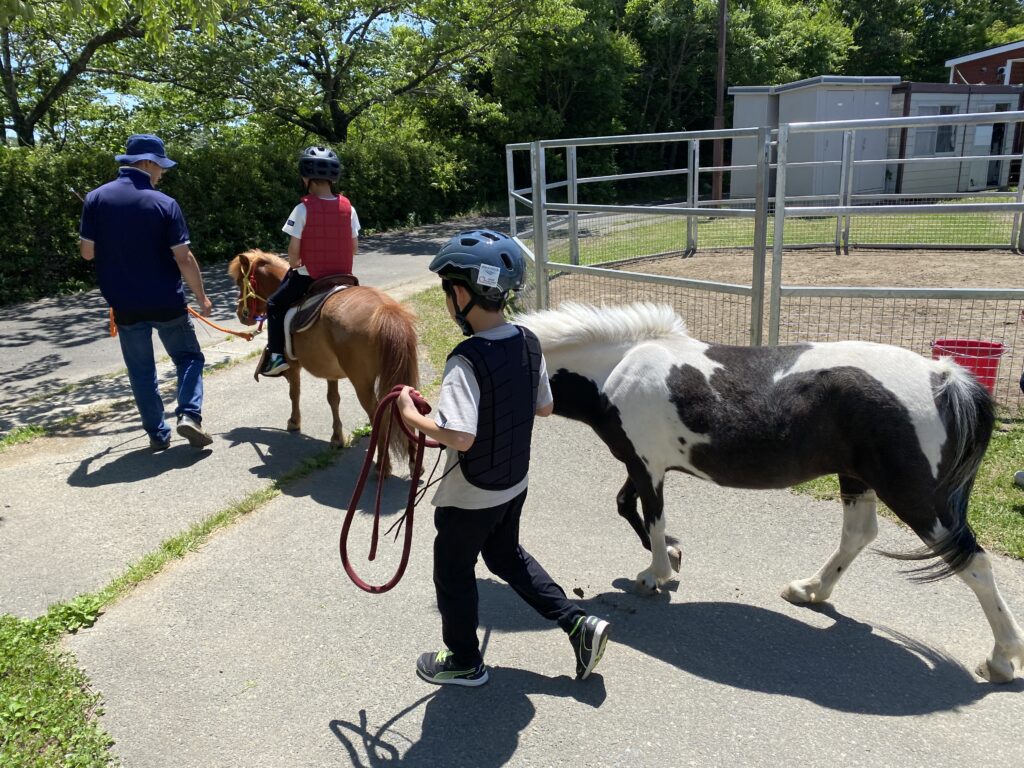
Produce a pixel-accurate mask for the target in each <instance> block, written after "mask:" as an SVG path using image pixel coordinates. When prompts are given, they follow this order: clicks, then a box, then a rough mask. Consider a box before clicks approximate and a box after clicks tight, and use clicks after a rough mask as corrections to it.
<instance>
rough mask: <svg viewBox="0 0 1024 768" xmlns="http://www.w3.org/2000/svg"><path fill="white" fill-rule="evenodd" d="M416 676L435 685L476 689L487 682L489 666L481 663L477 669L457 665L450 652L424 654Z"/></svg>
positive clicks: (418, 662)
mask: <svg viewBox="0 0 1024 768" xmlns="http://www.w3.org/2000/svg"><path fill="white" fill-rule="evenodd" d="M416 674H417V675H419V676H420V677H422V678H423V679H424V680H426V681H427V682H428V683H433V684H434V685H465V686H471V687H476V686H478V685H483V684H484V683H486V682H487V677H488V675H487V665H485V664H484V663H483V662H480V664H478V665H477V666H475V667H464V666H460V665H458V664H456V663H455V659H454V657H453V656H452V652H451V651H449V650H443V651H438V652H437V653H424V654H423V655H422V656H420V657H419V659H417V660H416Z"/></svg>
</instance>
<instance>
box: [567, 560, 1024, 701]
mask: <svg viewBox="0 0 1024 768" xmlns="http://www.w3.org/2000/svg"><path fill="white" fill-rule="evenodd" d="M621 582H622V584H621V585H620V584H619V583H616V585H615V586H624V585H625V584H627V583H628V582H626V580H625V579H623V580H621ZM584 605H587V606H588V610H590V611H592V612H594V613H597V614H599V615H603V616H605V617H606V618H609V619H610V620H611V621H612V623H613V625H614V629H613V633H612V638H611V639H612V643H617V644H622V645H627V646H629V647H631V648H633V649H635V650H638V651H640V652H641V653H644V654H646V655H648V656H651V657H653V658H656V659H660V660H662V661H664V662H665V663H667V664H671V665H673V666H675V667H677V668H678V669H681V670H682V671H684V672H687V673H689V674H692V675H697V676H698V677H702V678H704V679H706V680H711V681H713V682H716V683H720V684H722V685H730V686H734V687H736V688H742V689H746V690H752V691H760V692H763V693H770V694H781V695H784V696H793V697H796V698H802V699H806V700H808V701H811V702H814V703H815V704H818V705H820V706H823V707H828V708H829V709H835V710H839V711H843V712H858V713H865V714H873V715H883V716H891V717H892V716H895V717H904V716H908V715H920V714H927V713H931V712H942V711H948V710H954V709H957V708H958V707H962V706H965V705H967V704H971V703H973V702H975V701H977V700H979V699H981V698H982V697H984V696H986V695H987V694H989V693H992V692H995V691H997V690H998V691H1002V690H1024V681H1022V680H1017V681H1015V682H1014V683H1012V684H1011V685H1009V686H999V687H998V688H996V687H993V686H990V685H989V684H987V683H980V682H978V681H977V680H976V679H975V678H974V676H973V675H972V674H971V673H970V672H969V671H968V670H967V669H965V668H964V667H963V666H962V665H961V664H960V663H958V662H957V661H956V660H955V659H953V658H951V657H950V656H948V655H947V654H945V653H943V652H942V651H939V650H937V649H935V648H932V647H930V646H928V645H926V644H924V643H922V642H920V641H918V640H915V639H913V638H911V637H908V636H906V635H904V634H902V633H899V632H896V631H894V630H892V629H889V628H887V627H881V626H872V625H869V624H866V623H863V622H860V621H857V620H855V619H851V618H849V617H848V616H844V615H843V614H841V613H839V612H838V611H836V609H835V608H834V607H833V606H831V605H829V604H824V605H819V606H814V607H808V608H807V610H809V611H814V612H815V613H819V614H821V615H824V616H827V617H828V618H830V619H831V620H832V622H833V623H832V624H831V626H828V627H826V628H819V627H816V626H812V625H810V624H805V623H804V622H802V621H799V620H796V619H793V618H790V617H789V616H786V615H784V614H781V613H776V612H775V611H770V610H766V609H763V608H758V607H755V606H751V605H745V604H743V603H724V602H705V603H697V602H694V603H685V602H678V603H668V602H666V601H665V600H664V599H662V600H657V601H656V602H652V601H651V600H650V599H648V598H643V597H640V596H637V595H631V594H625V593H622V592H610V593H605V594H601V595H597V596H596V597H594V598H591V599H590V600H587V601H585V602H584ZM980 629H981V627H979V630H980ZM981 634H982V636H979V639H978V642H979V644H983V643H985V642H987V638H985V637H984V636H983V635H984V633H981ZM986 650H987V649H986ZM612 652H614V646H611V645H610V646H609V653H612ZM980 653H981V650H980V649H979V660H980Z"/></svg>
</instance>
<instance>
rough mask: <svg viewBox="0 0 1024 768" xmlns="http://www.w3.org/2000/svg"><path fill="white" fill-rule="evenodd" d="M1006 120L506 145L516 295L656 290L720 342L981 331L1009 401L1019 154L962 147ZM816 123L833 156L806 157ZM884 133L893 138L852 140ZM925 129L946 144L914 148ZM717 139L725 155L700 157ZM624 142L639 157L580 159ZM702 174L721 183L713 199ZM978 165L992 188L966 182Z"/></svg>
mask: <svg viewBox="0 0 1024 768" xmlns="http://www.w3.org/2000/svg"><path fill="white" fill-rule="evenodd" d="M1022 122H1024V112H1003V113H984V114H967V115H941V116H935V117H916V118H885V119H872V120H850V121H841V122H818V123H793V124H787V125H783V126H781V127H780V128H779V129H778V130H770V129H768V128H764V127H762V128H743V129H731V130H721V131H688V132H680V133H669V134H646V135H637V136H616V137H592V138H581V139H570V140H550V141H538V142H533V143H529V144H515V145H509V146H508V147H507V148H506V157H507V170H508V199H509V217H510V224H511V230H512V234H513V235H514V236H517V237H520V242H522V243H523V244H524V246H525V247H526V248H527V250H528V251H529V252H530V253H531V255H532V256H533V258H534V261H535V264H536V269H535V270H534V274H533V276H532V277H533V280H531V284H530V286H528V289H527V290H526V291H524V292H523V295H522V296H521V298H522V300H523V301H524V303H525V305H526V306H528V307H547V306H557V305H558V304H560V303H561V302H563V301H582V302H586V303H594V304H601V303H611V304H621V303H628V302H633V301H655V302H665V303H670V304H672V305H673V306H674V307H675V308H676V309H677V310H678V311H679V312H680V314H681V315H682V316H683V317H684V318H685V320H686V322H687V325H688V326H689V329H690V332H691V333H692V334H693V335H694V336H696V337H698V338H702V339H705V340H708V341H714V342H718V343H725V344H752V345H759V344H762V343H764V342H765V341H767V343H769V344H779V343H793V342H797V341H831V340H838V339H850V338H858V339H865V340H870V341H878V342H882V343H889V344H897V345H900V346H904V347H907V348H909V349H914V350H916V351H918V352H921V353H922V354H925V355H929V354H932V346H933V343H934V342H936V341H938V340H941V339H952V340H961V341H962V340H982V341H985V342H991V343H995V344H997V345H1002V348H1003V351H1004V354H1003V357H1002V360H1001V362H1000V364H999V368H998V378H997V380H996V381H995V385H994V393H995V395H996V397H997V399H998V400H999V401H1000V402H1001V403H1003V404H1005V405H1008V406H1013V407H1015V408H1016V407H1019V406H1020V405H1021V400H1020V391H1019V389H1018V385H1017V379H1018V377H1019V376H1020V373H1021V370H1022V368H1024V338H1021V339H1020V341H1018V335H1022V334H1020V328H1021V322H1020V317H1021V314H1020V313H1021V309H1022V308H1024V288H1022V287H1019V286H1021V285H1022V284H1024V280H1020V279H1019V278H1018V275H1020V274H1021V267H1024V257H1021V256H1020V251H1021V249H1022V247H1024V227H1022V226H1021V222H1022V214H1024V203H1022V191H1021V187H1020V185H1019V184H1018V185H1017V188H1016V189H1015V190H1014V191H1012V192H1011V191H1008V190H1009V189H1010V187H1009V184H1008V178H1007V177H1008V173H1009V168H1010V165H1011V163H1017V162H1019V161H1020V160H1021V155H1020V154H1019V153H1016V154H1010V153H1006V152H999V153H997V154H974V153H973V150H970V151H971V154H964V153H966V152H967V151H969V147H973V146H974V145H975V144H979V140H978V138H977V137H978V136H982V135H984V134H985V128H986V127H988V128H990V129H991V127H992V126H1002V129H1001V130H1003V132H1004V133H1005V134H1006V135H1007V136H1008V137H1009V136H1012V135H1013V128H1014V127H1017V126H1019V125H1020V124H1021V123H1022ZM1008 129H1009V130H1008ZM972 131H973V134H972V133H971V132H972ZM872 135H874V136H875V138H874V139H871V138H869V137H871V136H872ZM971 135H973V136H974V137H975V142H974V143H973V144H972V143H971V142H970V141H969V137H970V136H971ZM821 136H825V137H829V138H830V139H831V141H834V142H835V145H834V146H841V147H842V150H841V152H840V153H837V154H838V157H829V156H826V157H824V158H823V157H821V153H820V152H819V153H818V154H817V155H814V154H811V156H810V158H809V159H808V151H807V150H808V147H811V146H814V145H815V143H816V142H815V138H816V137H821ZM883 136H884V142H885V144H887V145H888V146H889V147H898V148H899V151H898V153H897V152H894V151H890V153H889V154H890V155H892V156H891V157H883V158H879V157H872V156H869V153H862V154H861V156H858V150H862V149H863V148H864V147H870V146H872V144H874V145H876V146H877V144H878V143H879V142H880V141H881V139H880V138H879V137H883ZM936 137H937V138H936ZM933 139H934V140H935V141H938V142H941V143H942V145H943V146H946V145H948V144H950V143H952V146H953V147H954V148H959V151H960V153H961V154H960V155H956V156H953V155H949V156H942V157H936V156H933V155H928V154H927V153H924V152H922V153H921V154H920V155H919V154H918V152H917V151H918V150H921V149H922V148H926V147H927V146H928V144H929V142H930V141H932V140H933ZM716 140H721V141H724V142H725V143H726V147H727V150H729V155H731V156H732V157H733V160H734V162H733V164H731V165H727V166H720V167H714V166H711V165H705V166H702V165H701V157H702V156H710V152H708V151H707V150H709V149H710V145H711V144H712V142H714V141H716ZM817 143H819V144H820V142H817ZM1007 143H1009V141H1007ZM908 145H909V146H910V147H912V148H914V151H913V152H907V151H906V147H907V146H908ZM751 150H752V151H751ZM644 152H646V153H647V154H646V156H645V155H644V154H643V153H644ZM584 153H592V154H593V157H586V156H585V154H584ZM627 153H630V154H632V156H633V157H632V161H633V162H634V164H636V158H637V157H641V158H644V157H646V159H648V160H649V161H650V165H651V167H650V169H649V170H640V171H634V172H630V173H614V172H604V173H602V172H600V171H599V172H597V173H591V175H580V173H579V169H580V168H583V167H585V168H588V169H592V168H598V169H601V168H608V167H611V168H612V169H614V166H615V165H616V162H617V160H618V159H619V158H622V157H624V156H626V155H627ZM908 154H909V155H910V156H907V155H908ZM743 156H745V157H747V158H749V159H750V160H751V162H737V158H740V157H743ZM525 160H528V162H524V161H525ZM659 166H660V167H659ZM666 166H667V167H666ZM954 168H956V169H958V170H951V169H954ZM965 168H967V169H968V170H967V171H964V169H965ZM517 174H518V176H519V178H521V179H522V178H523V177H525V178H528V179H529V185H528V186H524V185H517V184H516V180H517ZM981 174H984V176H983V177H982V178H981V179H980V180H979V178H978V176H979V175H981ZM715 175H720V176H721V177H723V178H724V185H723V186H724V188H725V189H727V190H729V191H728V192H727V193H726V194H725V195H723V196H722V197H721V198H717V199H716V198H714V197H712V194H711V190H712V189H714V188H715V185H714V184H712V179H713V177H714V176H715ZM552 177H554V178H553V179H552ZM659 177H664V178H659ZM655 179H656V180H657V183H659V184H660V186H659V187H657V192H658V194H659V195H660V196H661V198H662V199H661V200H658V201H657V202H653V203H652V202H649V201H648V202H634V201H635V200H636V199H637V197H638V196H641V195H643V194H644V190H643V188H639V191H638V187H637V182H640V183H647V184H650V183H651V180H655ZM993 180H995V181H997V182H999V184H1000V186H1001V187H1002V191H995V192H993V191H990V190H986V189H974V188H973V187H979V186H986V185H987V184H988V183H991V182H992V181H993ZM879 181H881V184H882V186H881V187H879V186H878V183H879ZM648 189H650V187H649V188H648ZM896 190H898V191H896ZM796 192H802V193H804V194H796ZM733 195H734V196H733ZM621 200H626V201H627V203H630V204H620V203H619V201H621ZM777 211H779V212H781V213H782V215H779V216H776V212H777ZM769 264H770V269H769ZM954 274H956V275H959V276H958V277H955V278H954V277H951V275H954ZM961 362H964V363H965V364H967V365H969V366H970V365H972V361H971V360H970V359H963V360H961ZM984 364H985V363H984V361H982V362H979V365H984Z"/></svg>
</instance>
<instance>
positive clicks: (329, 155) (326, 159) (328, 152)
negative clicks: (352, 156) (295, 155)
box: [299, 147, 341, 181]
mask: <svg viewBox="0 0 1024 768" xmlns="http://www.w3.org/2000/svg"><path fill="white" fill-rule="evenodd" d="M299 175H300V176H302V177H303V178H306V179H327V180H328V181H337V180H338V179H340V178H341V160H339V159H338V156H337V155H336V154H335V153H334V150H333V149H331V148H330V147H306V148H305V149H304V150H302V155H300V156H299Z"/></svg>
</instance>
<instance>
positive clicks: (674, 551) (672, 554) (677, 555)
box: [668, 547, 683, 573]
mask: <svg viewBox="0 0 1024 768" xmlns="http://www.w3.org/2000/svg"><path fill="white" fill-rule="evenodd" d="M668 562H669V565H671V566H672V570H673V571H675V572H676V573H679V569H680V568H682V566H683V553H682V552H680V551H679V548H678V547H668Z"/></svg>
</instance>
